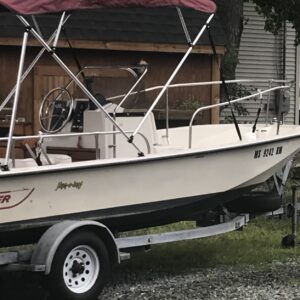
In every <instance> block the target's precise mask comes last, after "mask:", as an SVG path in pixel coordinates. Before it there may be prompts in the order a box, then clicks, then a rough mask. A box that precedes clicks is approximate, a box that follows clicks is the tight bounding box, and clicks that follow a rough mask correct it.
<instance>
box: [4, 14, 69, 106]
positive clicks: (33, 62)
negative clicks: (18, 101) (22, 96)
mask: <svg viewBox="0 0 300 300" xmlns="http://www.w3.org/2000/svg"><path fill="white" fill-rule="evenodd" d="M69 17H70V15H68V16H67V17H66V18H65V20H64V24H65V22H66V21H67V20H68V19H69ZM56 32H57V30H55V31H54V33H53V34H52V35H51V37H50V38H49V40H48V41H47V44H48V45H50V43H52V41H53V39H54V37H55V35H56ZM45 51H46V49H45V48H42V49H41V50H40V52H39V53H38V54H37V56H36V57H35V58H34V60H33V61H32V63H31V64H30V65H29V67H28V68H27V70H26V71H25V72H24V74H23V75H22V77H21V83H22V82H23V81H24V80H25V78H26V77H27V76H28V74H29V73H30V72H31V70H32V69H33V68H34V66H35V65H36V63H37V62H38V61H39V59H40V58H41V57H42V55H43V54H44V52H45ZM15 91H16V85H15V86H14V87H13V89H12V90H11V91H10V93H9V94H8V95H7V97H6V98H5V99H4V100H3V102H2V103H1V104H0V111H1V110H2V109H3V108H4V107H5V106H6V105H7V103H8V102H9V101H10V99H11V98H12V96H13V95H14V93H15Z"/></svg>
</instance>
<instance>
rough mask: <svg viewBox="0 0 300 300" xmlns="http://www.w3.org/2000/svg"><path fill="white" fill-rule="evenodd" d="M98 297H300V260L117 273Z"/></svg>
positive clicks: (106, 299)
mask: <svg viewBox="0 0 300 300" xmlns="http://www.w3.org/2000/svg"><path fill="white" fill-rule="evenodd" d="M99 299H102V300H108V299H109V300H116V299H134V300H139V299H141V300H145V299H147V300H148V299H149V300H150V299H151V300H158V299H180V300H184V299H206V300H209V299H230V300H234V299H300V261H298V262H296V261H294V262H292V261H290V262H287V263H273V264H270V265H263V266H259V267H257V266H256V267H255V266H245V267H241V266H239V267H218V268H213V269H206V268H205V269H196V270H190V271H189V272H188V273H187V274H184V275H173V276H172V275H171V274H157V273H155V272H154V271H152V272H148V273H146V274H141V273H139V272H136V273H132V272H131V274H124V273H123V274H117V276H116V278H113V280H112V283H111V284H109V285H108V286H107V287H106V288H105V289H104V291H103V293H102V294H101V297H100V298H99Z"/></svg>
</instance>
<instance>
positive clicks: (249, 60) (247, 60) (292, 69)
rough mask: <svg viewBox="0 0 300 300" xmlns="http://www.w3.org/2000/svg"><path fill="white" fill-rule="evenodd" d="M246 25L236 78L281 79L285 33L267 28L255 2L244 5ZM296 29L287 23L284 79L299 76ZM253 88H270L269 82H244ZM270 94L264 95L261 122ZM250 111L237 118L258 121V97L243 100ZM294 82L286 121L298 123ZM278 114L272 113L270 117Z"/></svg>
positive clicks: (272, 98)
mask: <svg viewBox="0 0 300 300" xmlns="http://www.w3.org/2000/svg"><path fill="white" fill-rule="evenodd" d="M244 19H245V25H244V30H243V33H242V38H241V44H240V48H239V56H238V59H239V64H238V66H237V69H236V79H262V80H268V79H282V78H283V77H284V76H283V43H284V35H283V33H282V32H281V33H280V34H278V35H277V36H274V35H273V34H271V33H269V32H266V31H265V30H264V25H265V20H264V18H263V17H262V16H260V15H259V14H258V13H257V12H256V10H255V5H254V4H253V3H252V2H246V3H245V4H244ZM294 39H295V32H294V29H292V27H291V25H289V24H288V25H287V34H286V59H285V61H286V68H285V78H286V79H287V80H292V81H295V77H296V47H295V45H294ZM245 86H246V87H247V88H249V89H251V90H253V88H254V87H256V88H258V89H266V88H268V83H257V84H256V83H255V84H253V83H252V84H245ZM267 99H268V96H267V95H265V96H264V97H263V109H262V113H261V116H260V119H259V122H264V121H265V118H266V110H265V107H266V103H267ZM274 99H275V93H272V94H271V106H273V107H274ZM244 103H245V104H244V107H245V108H246V109H247V111H248V115H247V116H246V117H242V118H241V117H238V119H239V121H240V120H243V121H244V122H247V123H251V122H253V121H254V120H255V118H256V114H257V110H258V107H259V99H257V100H249V101H247V102H244ZM295 104H296V101H295V85H294V84H293V85H292V88H291V90H290V111H289V113H288V114H287V115H285V116H284V121H285V123H294V122H295ZM273 117H275V115H274V114H273V113H271V114H270V118H273Z"/></svg>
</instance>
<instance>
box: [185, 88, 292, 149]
mask: <svg viewBox="0 0 300 300" xmlns="http://www.w3.org/2000/svg"><path fill="white" fill-rule="evenodd" d="M288 88H290V86H288V85H283V86H278V87H273V88H270V89H267V90H264V91H259V92H257V93H255V94H252V95H249V96H245V97H241V98H238V99H235V100H231V101H230V102H231V103H237V102H241V101H244V100H248V99H251V98H255V97H257V96H261V95H263V94H267V93H270V92H272V91H276V90H281V89H288ZM226 105H229V102H228V101H227V102H222V103H217V104H212V105H208V106H204V107H200V108H198V109H197V110H196V111H195V112H194V114H193V116H192V118H191V121H190V124H189V148H191V147H192V134H193V122H194V120H195V117H196V116H197V114H198V113H199V112H201V111H204V110H208V109H211V108H215V107H222V106H226Z"/></svg>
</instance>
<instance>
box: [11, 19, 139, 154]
mask: <svg viewBox="0 0 300 300" xmlns="http://www.w3.org/2000/svg"><path fill="white" fill-rule="evenodd" d="M17 17H18V19H19V20H20V21H21V22H22V23H23V24H24V25H25V26H26V27H30V24H29V23H28V22H27V21H26V19H25V18H24V17H22V16H20V15H18V16H17ZM30 32H31V34H32V35H33V36H34V37H35V38H36V39H37V41H38V42H39V43H40V44H41V45H42V46H43V47H44V48H45V49H46V51H48V52H49V53H50V54H51V56H52V57H53V59H54V60H55V61H56V62H57V63H58V64H59V65H60V66H61V68H62V69H63V70H64V71H65V72H66V73H67V74H68V75H69V76H70V78H71V79H72V80H73V81H74V82H75V83H76V84H77V86H78V87H79V88H80V89H81V90H82V91H83V93H84V94H85V95H86V96H87V97H88V98H89V99H90V100H91V101H92V102H93V103H94V104H95V105H96V106H97V107H98V108H99V109H100V110H101V111H102V112H103V113H104V115H105V116H106V117H107V119H108V120H109V121H110V122H111V123H112V124H113V125H115V127H116V128H117V129H118V130H119V131H120V132H121V134H122V135H123V136H124V137H125V138H126V139H127V141H130V138H129V136H128V135H127V134H126V133H125V131H124V130H123V129H122V128H121V127H120V125H119V124H118V123H117V122H115V120H114V119H113V117H111V115H110V114H109V113H108V112H107V111H106V110H105V109H104V108H103V106H102V105H101V104H100V103H99V102H98V101H97V99H96V98H95V97H94V95H93V94H92V93H91V92H90V91H89V90H88V89H87V88H86V87H85V86H84V84H83V83H82V82H81V81H80V80H79V79H78V78H77V77H76V75H75V74H74V73H73V72H72V71H71V70H70V68H68V66H67V65H66V64H65V63H64V62H63V61H62V60H61V59H60V58H59V56H58V55H57V54H56V53H55V51H53V49H51V48H50V46H49V45H48V44H47V43H46V42H45V41H44V39H43V38H42V37H41V36H40V35H39V34H38V33H37V32H36V31H35V30H34V29H33V28H32V27H30ZM132 145H133V147H134V148H135V149H136V150H137V151H138V155H139V156H143V155H144V154H143V152H142V151H141V150H140V149H139V148H138V146H137V145H135V144H134V143H132Z"/></svg>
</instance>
